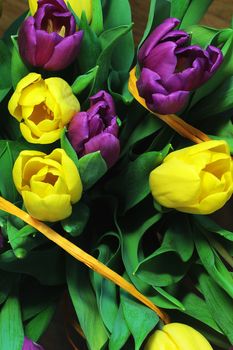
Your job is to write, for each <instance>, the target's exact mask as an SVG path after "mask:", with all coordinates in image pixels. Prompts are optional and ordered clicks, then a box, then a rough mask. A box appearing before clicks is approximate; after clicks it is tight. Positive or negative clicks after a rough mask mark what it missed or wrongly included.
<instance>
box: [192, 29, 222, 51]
mask: <svg viewBox="0 0 233 350" xmlns="http://www.w3.org/2000/svg"><path fill="white" fill-rule="evenodd" d="M185 30H186V31H187V32H188V33H189V34H190V35H191V44H192V45H199V46H201V47H203V48H206V47H207V46H208V45H210V44H211V43H212V41H213V40H214V38H215V37H216V36H217V35H218V33H219V29H215V28H210V27H206V26H202V25H193V26H190V27H188V28H186V29H185Z"/></svg>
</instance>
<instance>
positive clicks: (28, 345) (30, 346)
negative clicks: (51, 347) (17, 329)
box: [22, 337, 44, 350]
mask: <svg viewBox="0 0 233 350" xmlns="http://www.w3.org/2000/svg"><path fill="white" fill-rule="evenodd" d="M22 350H44V348H42V346H41V345H39V344H36V343H34V342H33V341H32V340H30V339H28V338H26V337H25V338H24V343H23V348H22Z"/></svg>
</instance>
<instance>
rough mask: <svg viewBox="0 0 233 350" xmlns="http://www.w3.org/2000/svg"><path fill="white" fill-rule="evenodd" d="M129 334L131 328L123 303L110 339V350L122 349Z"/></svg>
mask: <svg viewBox="0 0 233 350" xmlns="http://www.w3.org/2000/svg"><path fill="white" fill-rule="evenodd" d="M129 336H130V330H129V327H128V326H127V323H126V320H125V318H124V314H123V311H122V304H120V307H119V310H118V314H117V317H116V319H115V323H114V325H113V330H112V334H111V336H110V340H109V350H121V349H122V348H123V346H124V344H125V343H126V341H127V339H128V338H129Z"/></svg>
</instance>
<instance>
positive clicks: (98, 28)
mask: <svg viewBox="0 0 233 350" xmlns="http://www.w3.org/2000/svg"><path fill="white" fill-rule="evenodd" d="M91 28H92V30H93V31H94V32H95V33H96V34H97V35H99V34H100V33H102V31H103V29H104V25H103V12H102V5H101V0H92V19H91Z"/></svg>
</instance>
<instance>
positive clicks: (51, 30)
mask: <svg viewBox="0 0 233 350" xmlns="http://www.w3.org/2000/svg"><path fill="white" fill-rule="evenodd" d="M46 31H47V32H48V33H54V32H56V33H57V34H58V35H60V36H61V37H63V38H64V37H65V35H66V27H65V26H64V25H62V26H61V27H56V25H55V24H54V22H53V21H52V20H51V19H48V22H47V27H46Z"/></svg>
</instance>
